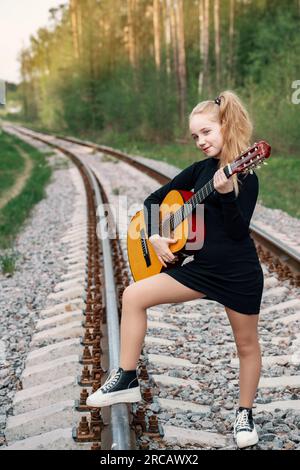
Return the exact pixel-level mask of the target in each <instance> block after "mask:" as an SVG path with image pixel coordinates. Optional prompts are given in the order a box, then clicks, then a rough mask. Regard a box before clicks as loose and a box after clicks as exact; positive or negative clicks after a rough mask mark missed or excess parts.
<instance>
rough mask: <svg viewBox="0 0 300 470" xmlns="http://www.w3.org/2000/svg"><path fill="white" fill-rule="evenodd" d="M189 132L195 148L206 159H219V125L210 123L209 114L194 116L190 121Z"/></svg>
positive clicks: (221, 144) (220, 139)
mask: <svg viewBox="0 0 300 470" xmlns="http://www.w3.org/2000/svg"><path fill="white" fill-rule="evenodd" d="M190 132H191V135H192V138H193V139H194V140H195V142H196V147H197V148H198V149H200V150H202V151H203V153H204V154H205V155H207V156H208V157H216V158H218V157H220V154H221V151H222V147H223V136H222V133H221V125H220V124H219V123H218V122H215V121H212V120H211V119H210V115H209V114H204V113H202V114H194V116H192V118H191V121H190Z"/></svg>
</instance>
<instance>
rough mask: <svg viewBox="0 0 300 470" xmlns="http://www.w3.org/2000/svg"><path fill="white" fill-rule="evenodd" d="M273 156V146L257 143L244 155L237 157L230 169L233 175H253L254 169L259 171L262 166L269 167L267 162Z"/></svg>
mask: <svg viewBox="0 0 300 470" xmlns="http://www.w3.org/2000/svg"><path fill="white" fill-rule="evenodd" d="M270 155H271V146H270V145H269V144H268V143H267V142H265V141H263V140H261V141H259V142H255V144H254V145H253V146H252V147H249V148H248V149H247V150H246V151H245V152H244V153H242V154H241V155H240V156H239V157H237V158H236V159H235V160H234V161H233V162H232V163H230V169H231V172H232V174H234V173H245V174H247V173H249V172H250V173H251V174H252V173H253V170H254V169H256V168H257V169H259V168H260V166H259V165H260V164H261V163H263V164H264V165H267V163H266V162H265V160H266V159H267V158H269V157H270Z"/></svg>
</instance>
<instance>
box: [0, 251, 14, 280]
mask: <svg viewBox="0 0 300 470" xmlns="http://www.w3.org/2000/svg"><path fill="white" fill-rule="evenodd" d="M16 261H17V255H16V254H12V255H9V254H4V255H1V256H0V268H1V272H2V274H9V275H12V274H13V273H14V271H15V268H16Z"/></svg>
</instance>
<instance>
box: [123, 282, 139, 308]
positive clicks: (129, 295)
mask: <svg viewBox="0 0 300 470" xmlns="http://www.w3.org/2000/svg"><path fill="white" fill-rule="evenodd" d="M139 300H141V294H140V292H139V289H138V288H137V286H136V284H130V285H129V286H127V287H126V289H125V290H124V292H123V295H122V302H126V303H134V304H136V303H138V302H139Z"/></svg>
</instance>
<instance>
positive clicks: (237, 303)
mask: <svg viewBox="0 0 300 470" xmlns="http://www.w3.org/2000/svg"><path fill="white" fill-rule="evenodd" d="M217 170H218V159H217V158H214V157H210V158H206V159H205V160H202V161H199V162H195V163H193V164H192V165H190V166H189V167H188V168H186V169H185V170H183V171H182V172H181V173H179V174H178V175H177V176H175V178H173V179H172V180H171V181H170V182H169V183H167V184H166V185H164V186H162V187H161V188H159V189H158V190H157V191H154V192H153V193H152V194H150V196H149V197H147V198H146V199H145V201H144V208H146V209H147V212H146V214H147V215H148V220H147V230H148V236H149V237H150V236H151V235H153V234H154V233H159V230H158V217H155V216H154V214H152V219H153V220H151V205H152V204H161V202H162V201H163V199H164V198H165V196H166V195H167V193H168V192H169V191H171V190H172V189H185V190H192V189H194V192H196V191H198V190H199V189H200V188H202V187H203V186H204V185H205V184H206V183H207V182H208V181H209V180H210V179H211V178H213V175H214V173H215V172H216V171H217ZM238 180H239V181H240V182H241V184H240V183H239V195H238V198H236V196H235V193H234V191H231V192H229V193H225V194H221V193H219V192H218V191H216V190H215V191H214V192H213V193H211V194H210V195H209V196H208V197H207V198H206V199H205V200H204V223H205V239H204V244H203V247H202V248H201V249H199V250H198V251H197V252H196V253H195V254H194V259H193V260H192V261H190V262H186V263H185V264H183V265H182V266H180V265H178V266H174V267H170V268H168V269H167V270H165V271H164V272H165V273H166V274H168V275H170V276H172V277H173V278H174V279H176V280H177V281H179V282H180V283H182V284H184V285H185V286H187V287H190V288H191V289H194V290H196V291H199V292H202V293H203V294H206V296H205V297H204V298H205V299H209V300H214V301H216V302H219V303H220V304H222V305H224V306H226V307H229V308H231V309H233V310H235V311H237V312H239V313H244V314H258V313H259V311H260V304H261V298H262V292H263V286H264V276H263V271H262V268H261V265H260V262H259V259H258V255H257V251H256V247H255V244H254V242H253V240H252V238H251V237H250V233H251V231H250V229H249V224H250V220H251V217H252V214H253V211H254V208H255V204H256V201H257V196H258V178H257V175H256V174H255V172H253V174H248V175H245V174H238ZM151 224H152V226H151Z"/></svg>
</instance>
